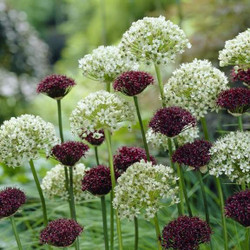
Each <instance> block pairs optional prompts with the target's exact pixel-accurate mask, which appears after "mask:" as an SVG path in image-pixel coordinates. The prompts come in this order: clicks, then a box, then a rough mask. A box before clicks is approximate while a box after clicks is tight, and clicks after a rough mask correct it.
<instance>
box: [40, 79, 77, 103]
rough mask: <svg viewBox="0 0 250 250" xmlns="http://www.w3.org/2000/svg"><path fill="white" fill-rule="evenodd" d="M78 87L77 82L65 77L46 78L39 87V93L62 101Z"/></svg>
mask: <svg viewBox="0 0 250 250" xmlns="http://www.w3.org/2000/svg"><path fill="white" fill-rule="evenodd" d="M74 85H76V83H75V81H74V80H73V79H71V78H69V77H67V76H64V75H50V76H47V77H45V78H44V79H43V80H42V81H41V82H40V83H39V84H38V86H37V90H36V91H37V93H43V94H46V95H48V96H49V97H51V98H54V99H58V100H59V99H61V98H63V97H64V96H65V95H67V94H68V93H69V91H70V90H71V88H72V87H73V86H74Z"/></svg>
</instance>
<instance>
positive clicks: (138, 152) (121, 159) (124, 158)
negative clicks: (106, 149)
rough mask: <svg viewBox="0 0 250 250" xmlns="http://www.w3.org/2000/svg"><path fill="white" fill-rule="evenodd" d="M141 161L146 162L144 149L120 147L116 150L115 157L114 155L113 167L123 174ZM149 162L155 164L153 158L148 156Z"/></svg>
mask: <svg viewBox="0 0 250 250" xmlns="http://www.w3.org/2000/svg"><path fill="white" fill-rule="evenodd" d="M141 160H145V161H147V155H146V151H145V150H144V149H142V148H138V147H122V148H120V149H118V150H117V153H116V155H114V167H115V169H117V170H118V171H119V172H120V173H124V172H125V171H126V170H127V168H128V167H129V166H131V165H132V164H133V163H135V162H139V161H141ZM150 161H151V162H152V163H153V164H156V160H155V158H154V157H153V156H150Z"/></svg>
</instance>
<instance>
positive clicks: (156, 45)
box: [119, 16, 191, 64]
mask: <svg viewBox="0 0 250 250" xmlns="http://www.w3.org/2000/svg"><path fill="white" fill-rule="evenodd" d="M119 46H120V48H121V50H122V51H123V52H124V53H125V55H126V56H129V57H131V60H142V61H145V62H146V63H150V62H154V63H157V64H167V63H169V62H174V60H175V58H176V56H177V55H178V54H182V53H183V52H184V50H185V49H186V48H190V47H191V44H190V43H189V41H188V39H187V37H186V35H185V33H184V32H183V30H182V29H180V28H179V26H177V25H175V24H174V23H172V22H171V21H169V20H168V21H166V19H165V17H163V16H159V17H157V18H155V17H144V18H143V19H141V20H138V21H136V22H133V23H132V25H131V27H130V28H129V30H128V31H126V32H125V33H124V34H123V36H122V40H121V43H120V45H119Z"/></svg>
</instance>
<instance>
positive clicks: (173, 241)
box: [162, 216, 212, 250]
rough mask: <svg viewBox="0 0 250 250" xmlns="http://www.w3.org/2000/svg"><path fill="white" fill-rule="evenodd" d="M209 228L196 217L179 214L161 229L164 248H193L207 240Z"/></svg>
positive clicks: (209, 236) (187, 249)
mask: <svg viewBox="0 0 250 250" xmlns="http://www.w3.org/2000/svg"><path fill="white" fill-rule="evenodd" d="M211 234H212V231H211V228H210V227H209V225H208V224H207V223H206V222H205V221H203V220H201V219H200V218H198V217H188V216H180V217H179V218H178V219H176V220H174V221H171V222H170V223H169V224H167V225H166V226H165V227H164V229H163V231H162V247H163V248H164V249H169V248H171V249H179V250H195V249H199V245H200V244H202V243H206V242H209V241H210V239H211Z"/></svg>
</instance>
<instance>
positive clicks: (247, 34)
mask: <svg viewBox="0 0 250 250" xmlns="http://www.w3.org/2000/svg"><path fill="white" fill-rule="evenodd" d="M219 60H220V66H221V67H224V66H227V65H241V66H243V68H245V67H246V68H249V66H250V29H247V30H246V31H244V32H242V33H240V34H239V35H238V36H236V37H235V38H234V39H232V40H229V41H226V43H225V48H224V49H223V50H221V51H219Z"/></svg>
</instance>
